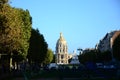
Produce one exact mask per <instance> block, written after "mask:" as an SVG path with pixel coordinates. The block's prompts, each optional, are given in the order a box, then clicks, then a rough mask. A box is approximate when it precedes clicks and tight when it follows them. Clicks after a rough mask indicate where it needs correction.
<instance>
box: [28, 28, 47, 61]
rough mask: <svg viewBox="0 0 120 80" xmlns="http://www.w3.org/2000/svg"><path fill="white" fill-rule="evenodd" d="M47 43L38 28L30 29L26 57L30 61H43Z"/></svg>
mask: <svg viewBox="0 0 120 80" xmlns="http://www.w3.org/2000/svg"><path fill="white" fill-rule="evenodd" d="M47 47H48V45H47V43H46V41H45V39H44V37H43V35H42V34H40V32H39V30H38V29H36V30H35V29H32V31H31V37H30V47H29V50H28V59H29V61H30V62H35V63H43V61H44V60H45V57H46V55H47Z"/></svg>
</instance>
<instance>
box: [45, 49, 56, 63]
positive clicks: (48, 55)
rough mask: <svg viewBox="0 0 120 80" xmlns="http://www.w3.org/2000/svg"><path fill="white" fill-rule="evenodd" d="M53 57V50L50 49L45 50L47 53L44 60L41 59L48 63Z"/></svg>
mask: <svg viewBox="0 0 120 80" xmlns="http://www.w3.org/2000/svg"><path fill="white" fill-rule="evenodd" d="M53 57H54V54H53V51H52V50H51V49H48V50H47V55H46V57H45V60H44V61H43V63H44V64H49V63H51V62H52V60H53Z"/></svg>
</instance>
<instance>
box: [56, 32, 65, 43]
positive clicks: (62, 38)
mask: <svg viewBox="0 0 120 80" xmlns="http://www.w3.org/2000/svg"><path fill="white" fill-rule="evenodd" d="M57 44H66V40H65V39H64V37H63V35H62V33H60V38H59V39H58V41H57Z"/></svg>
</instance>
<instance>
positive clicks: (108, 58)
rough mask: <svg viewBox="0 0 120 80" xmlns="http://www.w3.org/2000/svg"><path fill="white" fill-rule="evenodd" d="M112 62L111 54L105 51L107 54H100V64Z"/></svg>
mask: <svg viewBox="0 0 120 80" xmlns="http://www.w3.org/2000/svg"><path fill="white" fill-rule="evenodd" d="M111 60H112V56H111V52H110V51H105V52H99V53H98V54H97V61H98V62H109V61H111Z"/></svg>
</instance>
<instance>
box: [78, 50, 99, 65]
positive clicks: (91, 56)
mask: <svg viewBox="0 0 120 80" xmlns="http://www.w3.org/2000/svg"><path fill="white" fill-rule="evenodd" d="M96 56H97V54H96V51H95V50H90V51H88V52H86V53H83V54H81V55H79V61H80V62H81V63H83V64H84V63H86V62H89V61H91V62H96Z"/></svg>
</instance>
